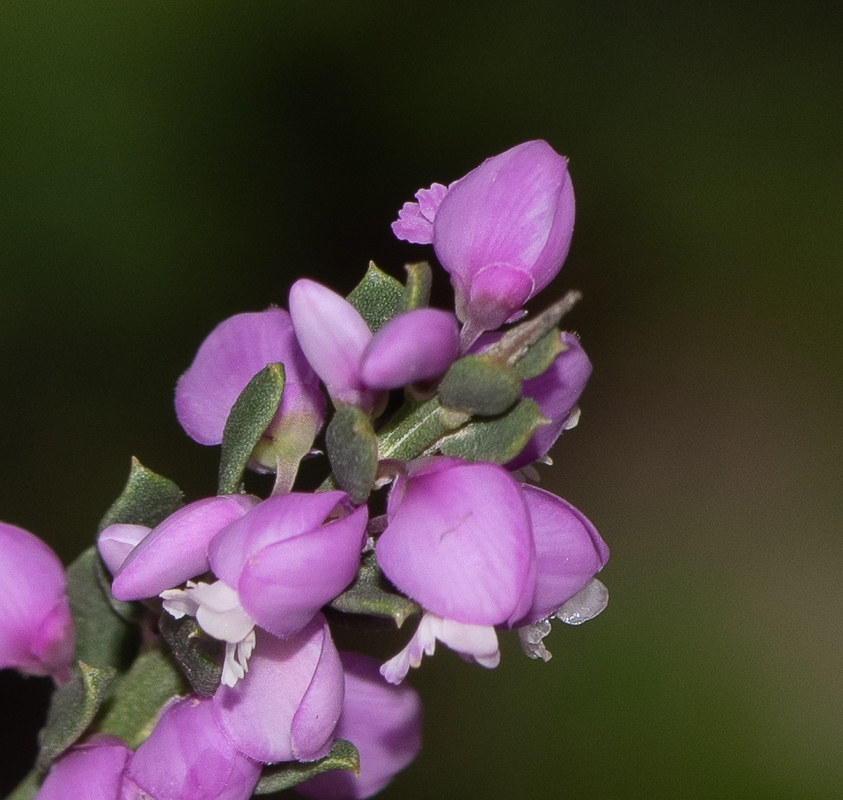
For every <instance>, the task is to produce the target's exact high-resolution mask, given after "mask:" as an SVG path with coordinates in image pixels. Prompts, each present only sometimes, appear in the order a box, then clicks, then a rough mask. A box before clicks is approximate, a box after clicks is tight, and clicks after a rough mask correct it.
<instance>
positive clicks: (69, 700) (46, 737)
mask: <svg viewBox="0 0 843 800" xmlns="http://www.w3.org/2000/svg"><path fill="white" fill-rule="evenodd" d="M114 675H115V670H113V669H97V668H96V667H91V666H89V665H88V664H86V663H85V662H84V661H80V662H79V672H78V673H77V674H76V675H75V676H74V677H73V678H72V679H71V680H70V681H69V682H68V683H66V684H64V686H60V687H59V688H58V689H56V691H55V692H54V693H53V699H52V701H51V703H50V710H49V712H48V713H47V724H46V725H45V726H44V728H43V729H42V730H41V732H40V733H39V734H38V739H39V744H40V750H39V752H38V758H37V760H36V762H35V769H36V770H37V771H38V772H40V773H44V772H46V771H47V770H48V769H49V767H50V764H52V763H53V761H55V760H56V759H57V758H58V757H59V756H60V755H61V754H62V753H63V752H64V751H65V750H67V748H68V747H70V746H71V745H72V744H73V743H74V742H75V741H76V740H77V739H78V738H79V737H80V736H81V735H82V734H83V733H85V731H86V730H87V728H88V726H89V725H90V724H91V722H93V719H94V717H95V716H96V713H97V711H98V710H99V707H100V705H102V701H103V700H104V699H105V693H106V692H107V691H108V687H109V685H110V684H111V681H112V680H113V679H114Z"/></svg>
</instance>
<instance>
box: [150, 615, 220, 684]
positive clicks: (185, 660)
mask: <svg viewBox="0 0 843 800" xmlns="http://www.w3.org/2000/svg"><path fill="white" fill-rule="evenodd" d="M158 627H159V630H160V631H161V635H162V636H163V637H164V641H166V642H167V644H168V645H169V646H170V649H171V650H172V651H173V657H174V658H175V659H176V663H177V664H178V665H179V666H180V667H181V669H182V672H184V674H185V677H186V678H187V679H188V680H189V681H190V685H191V686H192V687H193V691H194V692H196V693H197V694H200V695H202V697H210V696H211V695H212V694H213V693H214V692H215V691H216V690H217V688H218V687H219V685H220V678H221V677H222V659H223V655H224V654H225V642H221V641H219V640H218V639H212V638H211V637H210V636H208V635H207V634H206V633H205V632H204V631H203V630H202V629H201V628H200V627H199V624H198V623H197V622H196V620H195V619H194V618H193V617H188V616H184V617H182V618H181V619H176V618H175V617H173V616H172V615H171V614H169V613H168V612H166V611H162V612H161V618H160V620H159V622H158Z"/></svg>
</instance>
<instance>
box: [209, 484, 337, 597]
mask: <svg viewBox="0 0 843 800" xmlns="http://www.w3.org/2000/svg"><path fill="white" fill-rule="evenodd" d="M337 506H340V507H341V510H342V511H343V512H345V513H346V514H347V513H349V512H350V511H351V504H350V503H349V501H348V495H347V494H346V493H345V492H340V491H333V492H317V493H315V494H306V493H304V492H291V493H290V494H283V495H274V496H273V497H269V498H267V499H266V500H264V501H263V502H261V503H259V504H258V505H256V506H255V507H254V508H252V509H251V511H249V513H248V514H247V515H246V516H244V517H242V518H241V519H238V520H236V521H234V522H232V523H231V524H230V525H228V526H226V527H225V528H224V529H222V530H220V531H219V534H218V535H216V536H215V537H214V539H213V541H212V542H211V544H210V546H209V548H208V558H209V562H210V565H211V569H212V570H213V571H214V574H215V575H216V576H217V577H218V578H219V579H220V580H223V581H225V582H226V583H227V584H228V585H229V586H230V587H231V588H232V589H234V588H236V587H237V584H238V583H239V582H240V575H241V573H242V572H243V569H244V568H245V566H246V564H247V562H248V561H249V560H250V559H251V558H252V557H253V556H254V555H255V554H256V553H258V552H259V551H260V550H262V549H263V548H264V547H268V546H269V545H273V544H277V543H278V542H282V541H284V540H285V539H290V538H291V537H294V536H300V535H301V534H303V533H306V532H308V531H312V530H315V529H317V528H318V527H319V526H320V525H322V523H323V522H324V521H325V519H326V518H327V517H328V515H329V514H331V513H332V512H334V510H335V509H337Z"/></svg>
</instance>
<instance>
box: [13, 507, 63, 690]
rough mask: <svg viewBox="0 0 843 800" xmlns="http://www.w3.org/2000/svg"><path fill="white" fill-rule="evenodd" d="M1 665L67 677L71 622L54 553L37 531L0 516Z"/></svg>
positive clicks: (59, 569) (39, 673) (61, 678)
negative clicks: (25, 528) (34, 531)
mask: <svg viewBox="0 0 843 800" xmlns="http://www.w3.org/2000/svg"><path fill="white" fill-rule="evenodd" d="M0 585H2V587H3V592H2V595H0V620H2V622H0V669H5V668H7V667H12V668H15V669H19V670H21V671H22V672H26V673H29V674H31V675H53V677H54V678H56V680H57V681H59V682H64V681H65V680H67V679H68V678H69V677H70V662H71V659H72V658H73V644H74V635H73V624H72V621H71V618H70V610H69V608H68V605H67V597H66V595H65V588H66V586H67V580H66V578H65V573H64V568H63V567H62V564H61V561H59V559H58V556H57V555H56V554H55V553H54V552H53V551H52V550H51V549H50V547H49V546H48V545H47V544H45V543H44V542H42V541H41V540H40V539H39V538H38V537H37V536H33V535H32V534H31V533H29V532H28V531H25V530H23V528H18V527H16V526H14V525H8V524H6V523H4V522H0Z"/></svg>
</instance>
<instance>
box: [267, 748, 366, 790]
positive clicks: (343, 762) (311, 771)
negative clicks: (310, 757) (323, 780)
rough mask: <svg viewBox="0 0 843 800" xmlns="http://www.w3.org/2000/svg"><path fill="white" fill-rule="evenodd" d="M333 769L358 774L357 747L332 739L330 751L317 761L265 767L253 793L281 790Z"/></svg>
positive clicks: (358, 759) (358, 756) (358, 755)
mask: <svg viewBox="0 0 843 800" xmlns="http://www.w3.org/2000/svg"><path fill="white" fill-rule="evenodd" d="M335 769H342V770H346V771H347V772H353V773H354V774H355V775H360V754H359V753H358V752H357V748H356V747H355V746H354V745H353V744H352V743H351V742H347V741H346V740H345V739H334V743H333V744H332V745H331V752H330V753H328V755H326V756H325V757H324V758H320V759H319V760H318V761H297V762H289V763H285V764H278V765H277V766H274V765H273V766H271V767H267V768H266V769H264V771H263V775H261V779H260V780H259V781H258V785H257V786H256V787H255V794H272V793H273V792H281V791H283V790H284V789H289V788H291V787H292V786H297V785H298V784H300V783H303V782H304V781H306V780H310V778H315V777H316V776H317V775H321V774H322V773H323V772H331V771H332V770H335Z"/></svg>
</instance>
